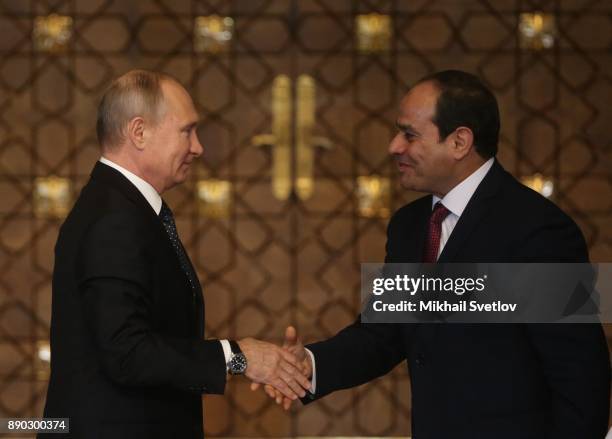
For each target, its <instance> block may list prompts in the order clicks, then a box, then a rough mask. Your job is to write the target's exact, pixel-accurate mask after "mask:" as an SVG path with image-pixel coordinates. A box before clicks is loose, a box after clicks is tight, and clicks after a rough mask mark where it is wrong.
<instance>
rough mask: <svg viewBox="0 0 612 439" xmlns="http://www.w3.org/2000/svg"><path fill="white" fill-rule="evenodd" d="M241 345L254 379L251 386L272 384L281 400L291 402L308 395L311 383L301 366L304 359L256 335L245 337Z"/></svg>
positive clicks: (247, 370) (250, 375)
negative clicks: (255, 337)
mask: <svg viewBox="0 0 612 439" xmlns="http://www.w3.org/2000/svg"><path fill="white" fill-rule="evenodd" d="M238 344H239V345H240V350H241V351H242V353H243V354H244V355H245V356H246V359H247V369H246V371H245V375H246V377H247V378H249V379H250V380H251V381H253V384H252V385H251V386H253V385H257V386H259V384H265V385H269V386H272V388H273V389H275V392H279V395H280V398H281V399H282V398H286V399H287V400H288V401H293V400H295V399H297V398H298V397H304V396H305V395H306V392H305V390H308V389H310V387H311V384H310V381H309V380H308V376H307V373H306V371H305V370H304V369H303V367H302V363H303V359H300V358H298V357H297V356H296V355H295V354H293V353H291V352H289V351H288V350H286V349H282V348H280V347H278V346H276V345H274V344H272V343H267V342H264V341H259V340H255V339H254V338H245V339H242V340H240V341H238Z"/></svg>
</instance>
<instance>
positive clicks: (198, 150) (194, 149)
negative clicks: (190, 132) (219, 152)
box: [191, 133, 204, 157]
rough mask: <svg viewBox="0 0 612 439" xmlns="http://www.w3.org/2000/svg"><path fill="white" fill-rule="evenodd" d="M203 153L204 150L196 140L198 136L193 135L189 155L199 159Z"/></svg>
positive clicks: (198, 140)
mask: <svg viewBox="0 0 612 439" xmlns="http://www.w3.org/2000/svg"><path fill="white" fill-rule="evenodd" d="M203 152H204V148H203V147H202V144H201V143H200V139H198V135H197V134H195V133H194V141H193V142H191V153H192V154H193V155H195V156H196V157H200V156H201V155H202V153H203Z"/></svg>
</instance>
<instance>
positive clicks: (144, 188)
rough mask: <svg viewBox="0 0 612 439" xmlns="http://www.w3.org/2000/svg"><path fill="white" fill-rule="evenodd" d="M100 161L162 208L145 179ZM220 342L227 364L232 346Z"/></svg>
mask: <svg viewBox="0 0 612 439" xmlns="http://www.w3.org/2000/svg"><path fill="white" fill-rule="evenodd" d="M100 163H104V164H105V165H107V166H110V167H111V168H113V169H116V170H117V171H119V172H121V174H123V176H124V177H125V178H127V179H128V180H130V183H132V184H133V185H134V186H136V189H138V190H139V191H140V193H141V194H142V196H143V197H145V199H146V200H147V201H148V202H149V204H150V205H151V207H152V208H153V210H154V211H155V213H156V214H157V215H159V212H160V211H161V208H162V198H161V196H160V195H159V194H158V193H157V191H156V190H155V188H154V187H153V186H151V185H150V184H149V183H147V182H146V181H145V180H143V179H142V178H140V177H139V176H138V175H136V174H134V173H132V172H130V171H128V170H127V169H125V168H123V167H121V166H119V165H118V164H117V163H114V162H111V161H110V160H109V159H107V158H105V157H100ZM219 341H220V342H221V346H222V347H223V355H225V364H226V365H227V363H228V361H229V360H230V358H231V357H232V348H231V347H230V344H229V342H228V341H227V340H219Z"/></svg>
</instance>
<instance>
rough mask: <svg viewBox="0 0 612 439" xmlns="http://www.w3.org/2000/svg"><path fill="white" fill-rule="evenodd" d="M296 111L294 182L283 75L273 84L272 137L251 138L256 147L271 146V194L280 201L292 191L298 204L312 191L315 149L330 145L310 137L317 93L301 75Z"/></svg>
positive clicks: (287, 82) (288, 93) (288, 99)
mask: <svg viewBox="0 0 612 439" xmlns="http://www.w3.org/2000/svg"><path fill="white" fill-rule="evenodd" d="M296 94H297V96H296V97H297V108H296V122H297V124H296V130H295V134H296V139H295V142H296V166H295V180H293V179H292V175H291V160H292V155H291V144H292V140H293V139H292V129H291V128H292V125H291V115H292V110H293V101H292V96H291V79H289V77H288V76H286V75H280V76H277V77H276V79H275V80H274V82H273V84H272V134H260V135H258V136H255V137H253V140H252V143H253V144H254V145H257V146H262V145H269V146H272V148H273V152H272V160H273V165H272V190H273V193H274V196H275V197H276V198H278V199H279V200H286V199H287V198H289V195H290V194H291V191H292V190H295V192H296V194H297V196H298V197H299V198H300V199H301V200H306V199H308V198H310V197H311V196H312V193H313V191H314V181H313V175H314V149H315V148H316V147H323V148H327V149H329V148H331V146H332V145H331V142H330V141H329V140H328V139H326V138H324V137H318V136H314V135H313V131H314V125H315V107H316V90H315V82H314V79H313V78H312V77H311V76H308V75H300V76H299V77H298V80H297V93H296Z"/></svg>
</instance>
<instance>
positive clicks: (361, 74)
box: [0, 0, 612, 437]
mask: <svg viewBox="0 0 612 439" xmlns="http://www.w3.org/2000/svg"><path fill="white" fill-rule="evenodd" d="M534 12H538V13H543V14H550V16H551V17H553V18H554V23H555V40H554V44H553V45H552V46H551V47H550V48H547V49H546V50H532V49H529V48H522V46H521V40H520V35H519V33H518V32H519V25H520V17H521V15H520V14H522V13H534ZM371 13H377V14H382V15H385V16H388V17H389V19H390V26H391V35H392V37H391V39H390V42H389V47H388V49H386V50H384V51H382V52H367V53H364V52H362V51H360V50H359V47H358V46H357V39H356V37H355V35H356V31H357V29H356V17H357V16H359V15H363V14H371ZM611 13H612V3H610V2H609V1H605V0H601V1H587V0H584V1H583V0H573V1H571V2H570V1H560V0H548V1H546V0H539V1H538V0H531V1H527V0H500V1H497V0H496V1H493V0H465V1H461V2H458V1H456V0H440V1H437V2H432V1H416V0H415V1H412V0H411V1H403V0H401V1H400V0H248V1H247V0H172V1H169V0H143V1H138V2H125V1H118V0H115V1H113V0H70V1H68V0H57V1H51V0H33V1H29V2H26V1H13V0H0V29H1V30H2V38H1V39H0V55H1V56H0V196H1V199H2V203H0V417H10V416H17V417H26V416H40V415H41V413H42V406H43V403H44V397H45V391H46V381H45V379H44V377H45V376H46V375H45V369H44V367H45V361H44V359H41V358H44V354H41V352H42V351H41V349H43V348H42V347H44V346H45V341H46V340H48V336H49V333H48V328H49V317H50V300H51V272H52V266H53V246H54V243H55V239H56V237H57V233H58V228H59V225H60V224H61V219H59V218H56V217H53V216H38V215H37V214H36V208H35V204H34V203H33V197H34V193H35V190H36V187H37V181H38V180H37V179H38V178H46V177H49V176H51V175H55V176H57V177H59V178H64V179H67V180H68V181H69V182H70V188H71V189H70V191H71V192H70V197H71V199H74V197H75V196H76V195H77V194H78V191H79V189H80V188H81V187H82V185H83V184H84V183H85V182H86V181H87V178H88V175H89V172H90V170H91V168H92V166H93V164H94V162H95V160H96V159H97V158H98V156H99V151H98V149H97V146H96V140H95V129H94V121H95V109H96V105H97V102H98V100H99V98H100V96H101V93H102V92H103V90H104V88H105V87H106V86H107V85H108V83H109V81H110V80H111V79H112V78H114V77H116V76H118V75H120V74H121V73H123V72H125V71H126V70H128V69H130V68H135V67H141V68H149V69H156V70H161V71H164V72H167V73H170V74H172V75H174V76H176V77H177V78H178V79H179V80H181V81H182V82H183V83H184V84H185V85H186V86H187V88H188V90H189V91H190V92H191V94H192V96H193V98H194V101H195V103H196V106H197V108H198V110H199V111H200V112H201V114H202V116H203V117H204V124H203V126H202V127H201V128H200V132H199V134H200V138H201V141H202V143H203V146H204V149H205V152H204V154H203V157H202V159H201V160H200V161H199V162H198V164H197V166H196V169H194V172H193V173H192V175H191V176H190V179H189V181H188V182H187V183H186V184H184V185H182V186H181V187H178V188H176V189H173V190H172V191H171V192H169V193H168V194H167V195H165V198H166V199H167V201H168V203H169V204H170V205H171V206H172V208H173V210H174V212H175V214H176V218H177V224H178V227H179V229H180V233H181V237H182V240H183V242H184V243H185V245H186V247H187V249H188V251H189V254H190V255H191V257H192V260H193V262H194V264H195V266H196V268H197V270H198V273H199V275H200V277H201V280H202V283H203V285H204V291H205V294H206V302H207V335H208V336H210V337H232V338H237V337H243V336H255V337H260V338H263V339H266V340H271V341H280V338H281V336H282V334H283V330H284V328H285V326H286V325H288V324H290V323H292V324H296V325H297V327H298V329H299V330H300V332H301V333H302V334H303V336H304V338H305V339H306V341H314V340H317V339H321V338H324V337H328V336H330V335H333V334H334V333H335V332H336V331H338V330H339V329H341V328H342V327H344V326H345V325H346V324H348V323H350V322H351V321H352V320H353V319H354V318H355V316H356V313H357V310H358V306H359V285H358V282H359V267H360V266H359V264H360V262H362V261H376V260H379V261H380V260H382V259H383V257H384V243H385V228H386V222H387V219H385V218H381V216H382V215H374V216H367V217H363V216H362V215H361V214H360V203H359V198H358V196H357V195H356V189H357V181H358V179H359V178H360V177H361V176H372V175H376V176H379V177H380V178H388V179H389V180H390V182H391V185H390V188H389V192H390V194H389V203H390V206H389V207H390V210H391V212H392V211H393V210H395V209H397V208H398V207H399V206H401V205H402V204H404V203H406V202H407V201H409V200H412V199H415V198H416V197H418V196H419V194H415V193H407V192H405V191H403V190H401V189H400V188H399V185H398V184H397V176H396V173H395V170H394V167H393V165H392V164H391V162H390V160H389V158H388V154H387V146H388V142H389V140H390V139H391V136H392V135H393V133H394V121H395V117H396V107H397V104H398V102H399V98H400V97H401V96H402V94H403V92H404V91H405V90H406V89H407V88H408V86H409V85H410V84H412V83H413V82H414V81H415V80H417V79H418V78H420V77H421V76H423V75H425V74H427V73H431V72H433V71H436V70H441V69H446V68H460V69H465V70H468V71H471V72H474V73H477V74H478V75H480V76H481V77H482V78H483V79H484V81H485V82H486V83H487V84H488V85H489V86H490V87H491V88H492V89H493V90H494V92H495V93H496V95H497V97H498V99H499V102H500V105H501V114H502V133H501V134H502V137H501V145H500V154H499V158H500V160H501V162H502V163H503V164H504V165H505V166H506V168H507V169H509V170H510V171H511V172H513V173H514V174H515V175H516V176H517V177H519V178H522V177H528V176H532V175H535V174H540V175H541V176H542V178H544V179H546V180H547V181H550V182H551V183H552V184H553V185H554V193H553V194H552V198H553V199H554V200H555V201H556V202H557V203H559V204H560V206H561V207H562V208H563V209H565V210H566V211H567V212H568V213H569V214H570V215H571V216H572V217H574V218H575V219H576V220H577V222H578V223H579V225H580V227H581V228H582V230H583V232H584V233H585V235H586V238H587V241H588V244H589V247H590V251H591V256H592V259H593V260H597V261H609V260H611V259H612V197H611V196H610V195H611V193H612V191H611V189H612V187H611V186H612V157H611V155H610V154H611V151H612V135H611V134H610V130H609V121H610V119H611V118H612V107H611V106H610V96H612V76H611V74H610V71H611V70H612V69H611V68H610V66H611V65H612V57H611V52H610V44H611V38H612V37H611V34H612V23H611V21H610V14H611ZM51 14H57V15H58V16H64V17H70V18H71V20H72V21H71V28H70V29H71V31H70V38H69V41H68V42H67V46H66V49H65V50H63V51H57V52H46V51H43V50H39V49H40V46H39V45H38V43H37V41H36V38H35V36H34V35H35V33H34V28H35V26H36V23H37V18H38V17H48V16H50V15H51ZM213 15H215V16H218V17H231V19H232V20H233V26H232V33H231V45H227V46H226V47H224V49H223V50H219V51H217V52H216V53H214V54H209V53H207V52H206V51H199V48H198V47H196V44H199V43H197V42H198V37H197V35H195V34H194V32H196V30H197V29H194V25H195V24H196V19H197V17H203V16H213ZM36 35H38V34H36ZM225 35H226V36H227V35H228V34H225ZM200 49H201V47H200ZM279 75H286V76H287V77H288V78H290V79H291V81H293V82H296V81H297V79H298V78H299V77H300V75H309V76H310V77H311V78H313V80H314V82H315V84H316V104H315V105H316V118H315V123H314V128H313V129H314V130H315V131H316V134H317V135H318V136H322V137H325V138H327V139H329V141H330V143H331V144H333V148H331V149H325V150H323V149H317V150H316V151H315V152H314V157H313V166H312V169H313V175H312V177H313V185H312V192H311V193H310V196H309V198H305V199H301V198H299V197H296V196H294V195H291V196H288V197H287V198H286V199H283V200H279V199H277V198H276V197H274V194H273V191H272V190H271V187H272V180H271V176H272V175H273V174H272V173H271V169H272V168H273V154H272V152H271V151H270V150H269V149H266V148H254V147H253V145H252V139H253V137H254V136H256V135H258V134H263V133H268V132H271V131H273V125H274V118H273V112H272V109H271V107H270V102H271V101H272V97H271V93H272V90H273V81H274V78H276V77H278V76H279ZM289 147H290V148H295V145H294V144H293V143H292V144H290V145H289ZM294 155H295V154H294ZM292 166H295V162H294V163H293V165H292ZM204 180H223V181H225V182H228V185H229V186H227V187H228V188H229V189H228V191H231V203H229V205H226V210H224V214H223V215H219V216H217V217H216V216H215V215H213V216H212V217H211V216H207V215H203V214H202V213H203V211H202V207H201V203H200V202H198V191H197V190H196V189H197V185H198V182H200V181H204ZM525 214H526V215H527V214H528V212H526V213H525ZM43 351H44V349H43ZM449 367H452V365H449ZM409 395H410V386H409V381H408V378H407V374H406V370H405V368H404V367H399V368H398V369H397V370H396V371H394V372H393V373H392V374H391V375H390V376H388V377H386V378H383V379H380V380H378V381H376V382H374V383H371V384H368V385H365V386H362V387H360V388H357V389H353V390H348V391H343V392H337V393H336V394H333V395H330V396H329V397H327V398H325V399H323V400H321V401H319V402H317V403H315V404H311V405H309V406H307V407H303V408H299V409H296V410H295V411H293V412H291V414H289V415H287V414H285V413H284V412H282V411H281V410H280V409H279V408H278V407H277V406H276V405H275V404H274V403H273V402H271V401H269V400H268V399H267V398H266V397H265V396H264V395H263V394H262V393H257V394H254V393H251V392H250V391H249V390H248V384H247V382H246V381H245V380H243V379H233V380H232V381H231V382H230V384H229V387H228V392H227V395H226V396H225V397H206V398H205V400H206V416H205V418H206V421H205V429H206V432H207V434H208V435H209V436H251V437H257V436H314V435H332V436H350V435H357V436H386V435H402V436H406V435H408V434H409V433H410V397H409Z"/></svg>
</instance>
